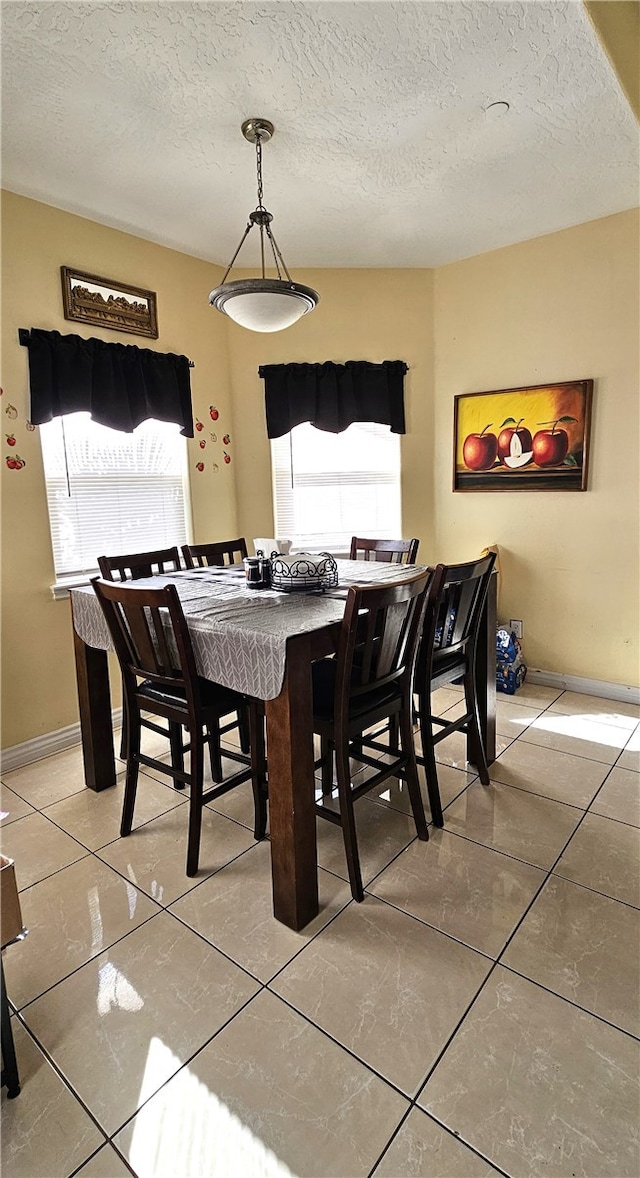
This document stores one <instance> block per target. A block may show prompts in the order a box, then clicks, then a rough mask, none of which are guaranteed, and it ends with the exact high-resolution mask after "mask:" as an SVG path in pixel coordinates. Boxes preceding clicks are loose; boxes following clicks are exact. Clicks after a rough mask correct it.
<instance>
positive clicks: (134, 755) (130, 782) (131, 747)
mask: <svg viewBox="0 0 640 1178" xmlns="http://www.w3.org/2000/svg"><path fill="white" fill-rule="evenodd" d="M126 720H127V750H126V761H127V774H126V778H125V785H124V802H123V805H122V818H121V820H120V835H121V837H122V838H125V837H126V836H127V835H128V834H131V827H132V826H133V810H134V806H135V804H136V791H137V789H138V772H139V769H140V762H139V761H138V756H139V754H140V715H139V713H138V711H137V710H136V711H135V712H134V713H133V715H129V714H128V712H127V717H126Z"/></svg>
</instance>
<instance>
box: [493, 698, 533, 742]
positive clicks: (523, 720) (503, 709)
mask: <svg viewBox="0 0 640 1178" xmlns="http://www.w3.org/2000/svg"><path fill="white" fill-rule="evenodd" d="M542 711H543V708H542V707H541V706H540V707H535V706H534V705H533V704H531V705H530V706H529V707H526V706H525V705H524V704H517V703H512V702H511V696H500V695H499V696H498V698H497V700H496V732H498V733H499V735H500V736H504V737H506V738H507V739H511V740H513V739H515V737H516V736H520V734H521V733H522V732H524V731H525V729H526V728H528V727H529V725H530V724H533V721H534V720H536V719H537V718H538V716H539V715H540V714H541V712H542Z"/></svg>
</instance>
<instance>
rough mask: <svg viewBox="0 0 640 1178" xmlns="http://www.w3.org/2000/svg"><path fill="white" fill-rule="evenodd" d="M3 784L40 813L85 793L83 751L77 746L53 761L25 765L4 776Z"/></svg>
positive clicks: (46, 760)
mask: <svg viewBox="0 0 640 1178" xmlns="http://www.w3.org/2000/svg"><path fill="white" fill-rule="evenodd" d="M116 764H118V762H116ZM2 780H3V781H4V783H5V785H8V786H9V789H12V790H13V792H14V793H17V794H18V795H19V796H20V797H21V798H24V800H25V802H29V803H30V805H32V806H35V807H36V809H38V810H41V809H42V808H43V807H44V806H50V805H52V803H53V802H59V801H60V799H61V798H67V797H69V794H75V793H78V792H79V790H81V789H86V786H85V781H84V764H83V760H82V748H81V746H80V745H79V744H74V745H73V746H72V748H69V749H65V750H64V751H63V752H61V753H56V754H55V755H54V756H52V757H43V758H42V760H40V761H33V762H32V763H31V764H30V765H23V766H22V768H21V769H12V771H11V772H10V773H3V774H2Z"/></svg>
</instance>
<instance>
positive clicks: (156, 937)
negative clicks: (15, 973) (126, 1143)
mask: <svg viewBox="0 0 640 1178" xmlns="http://www.w3.org/2000/svg"><path fill="white" fill-rule="evenodd" d="M257 989H258V985H257V983H255V982H254V981H253V980H252V979H251V978H250V977H249V976H248V974H246V973H244V971H243V970H241V969H240V968H239V967H238V966H236V965H233V964H232V963H231V962H230V961H227V959H226V958H225V957H223V956H222V954H220V953H218V952H217V950H216V949H213V948H212V947H211V946H210V945H207V944H206V943H205V942H204V941H203V940H202V939H201V938H200V937H197V936H196V935H195V933H193V932H191V930H190V929H187V928H185V926H184V925H183V924H181V923H180V921H178V920H176V919H175V917H173V916H170V915H169V914H168V913H166V912H160V913H159V914H158V915H157V916H155V917H153V919H152V920H151V921H149V922H148V924H146V925H143V926H142V927H141V928H139V929H136V930H135V931H134V932H132V933H131V935H130V936H128V937H125V938H124V939H123V940H122V941H119V942H118V943H117V944H116V945H114V946H113V947H112V948H111V949H109V950H107V951H106V952H105V953H101V954H100V956H99V957H96V958H94V959H93V960H92V961H90V962H88V964H87V965H85V966H83V967H82V969H79V970H77V972H76V973H74V974H72V975H71V977H69V978H66V979H65V981H63V982H60V983H59V984H58V985H57V986H55V987H54V988H53V989H52V990H50V991H49V992H48V993H47V994H45V995H44V997H42V998H39V999H37V1001H36V1002H34V1003H33V1004H32V1005H31V1006H30V1007H29V1008H28V1011H25V1018H26V1021H27V1023H28V1025H29V1027H30V1028H32V1029H33V1031H34V1034H36V1035H37V1037H38V1039H39V1040H40V1042H41V1043H42V1044H43V1046H45V1047H46V1048H47V1050H48V1051H49V1052H50V1053H51V1055H52V1057H53V1059H54V1060H55V1062H56V1064H57V1065H58V1067H60V1069H61V1071H62V1072H63V1073H64V1075H65V1076H66V1077H67V1079H68V1081H69V1083H70V1084H71V1085H72V1087H73V1089H74V1091H76V1092H77V1093H78V1095H79V1096H80V1098H81V1099H82V1100H83V1101H84V1102H85V1103H86V1105H87V1107H88V1108H89V1109H90V1110H91V1112H92V1113H93V1115H94V1116H95V1117H96V1119H97V1120H98V1121H99V1122H100V1124H101V1125H102V1126H103V1128H104V1129H105V1131H106V1132H107V1133H108V1134H109V1135H111V1134H112V1133H114V1132H115V1130H116V1129H118V1128H119V1127H120V1126H121V1125H122V1124H123V1123H124V1121H125V1120H126V1119H127V1118H128V1117H131V1116H132V1115H133V1113H134V1112H135V1111H136V1109H137V1108H139V1107H140V1105H141V1104H142V1103H143V1101H144V1100H146V1099H147V1098H148V1097H149V1096H151V1095H152V1093H154V1092H155V1091H157V1089H158V1088H159V1087H160V1085H161V1084H163V1083H164V1081H165V1080H167V1079H168V1078H169V1076H171V1075H173V1073H174V1072H175V1071H177V1069H178V1068H179V1067H180V1065H181V1064H182V1063H184V1061H185V1060H186V1059H188V1058H189V1056H191V1055H192V1054H193V1053H194V1052H195V1051H197V1050H198V1048H199V1047H201V1046H202V1045H203V1044H204V1043H205V1042H206V1041H207V1040H208V1039H209V1038H210V1037H211V1036H212V1035H214V1034H215V1033H216V1031H218V1030H219V1029H220V1027H221V1026H223V1025H224V1023H225V1022H226V1021H227V1019H229V1018H231V1017H232V1016H233V1015H234V1014H235V1013H236V1011H237V1010H239V1009H240V1007H241V1006H243V1005H244V1003H245V1002H247V1000H248V999H249V998H251V997H252V995H253V994H255V993H256V991H257ZM84 1156H85V1157H86V1156H87V1155H86V1153H85V1155H84Z"/></svg>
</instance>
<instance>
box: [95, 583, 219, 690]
mask: <svg viewBox="0 0 640 1178" xmlns="http://www.w3.org/2000/svg"><path fill="white" fill-rule="evenodd" d="M91 583H92V585H93V588H94V590H95V592H96V595H97V597H98V600H99V601H100V604H101V606H102V609H103V612H104V615H105V619H106V622H107V625H108V627H109V632H110V634H111V637H112V639H113V644H114V647H115V651H116V654H117V656H118V661H119V663H120V667H121V670H122V673H123V675H124V676H125V677H127V676H128V677H129V679H130V680H131V679H150V680H152V681H153V682H154V683H156V684H159V685H162V684H166V685H168V686H172V687H176V686H181V687H184V689H185V692H186V696H187V698H188V699H189V698H190V697H191V695H192V687H191V680H192V679H195V677H196V675H197V672H196V666H195V657H194V654H193V647H192V645H191V638H190V636H189V631H188V629H187V624H186V621H185V618H184V614H183V611H182V606H181V605H180V599H179V597H178V591H177V589H176V587H175V585H167V586H165V587H163V588H161V589H146V588H145V589H142V588H137V587H136V588H134V587H131V586H124V585H122V584H120V583H119V582H117V581H115V582H109V581H104V580H102V581H101V580H100V579H99V578H97V577H96V578H94V579H93V581H92V582H91Z"/></svg>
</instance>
